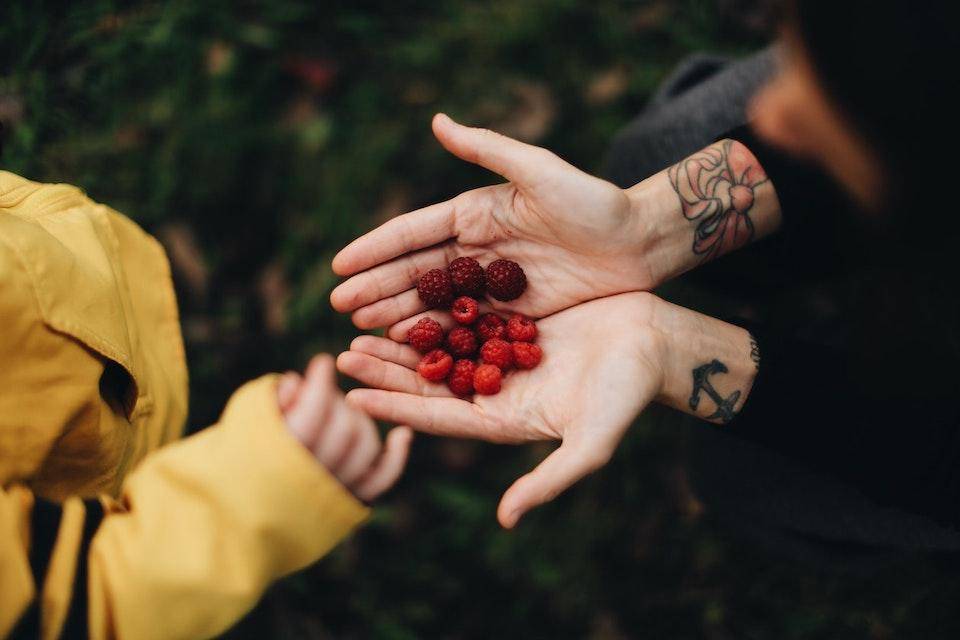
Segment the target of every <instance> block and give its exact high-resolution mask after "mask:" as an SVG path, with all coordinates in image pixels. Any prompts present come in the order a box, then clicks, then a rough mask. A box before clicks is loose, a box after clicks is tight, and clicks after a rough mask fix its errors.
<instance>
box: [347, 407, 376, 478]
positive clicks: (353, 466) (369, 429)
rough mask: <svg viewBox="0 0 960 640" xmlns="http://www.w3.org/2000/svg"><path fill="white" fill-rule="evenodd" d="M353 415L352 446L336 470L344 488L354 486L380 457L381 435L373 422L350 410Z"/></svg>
mask: <svg viewBox="0 0 960 640" xmlns="http://www.w3.org/2000/svg"><path fill="white" fill-rule="evenodd" d="M350 411H351V413H352V414H353V432H354V433H353V438H352V440H351V444H352V446H351V447H350V448H349V449H348V450H347V453H346V455H345V457H344V459H343V461H342V462H341V464H340V467H339V468H338V469H337V470H336V475H337V477H338V478H339V479H340V482H342V483H343V485H344V486H346V487H350V486H352V485H353V484H354V483H355V482H356V481H357V480H358V479H359V478H360V477H361V476H363V474H364V473H366V471H367V470H368V469H369V468H370V465H372V464H373V461H374V460H376V459H377V456H379V455H380V449H381V448H382V445H381V444H380V433H379V432H378V431H377V426H376V425H375V424H373V420H371V419H370V418H368V417H367V416H365V415H363V414H362V413H360V412H359V411H354V410H352V409H351V410H350Z"/></svg>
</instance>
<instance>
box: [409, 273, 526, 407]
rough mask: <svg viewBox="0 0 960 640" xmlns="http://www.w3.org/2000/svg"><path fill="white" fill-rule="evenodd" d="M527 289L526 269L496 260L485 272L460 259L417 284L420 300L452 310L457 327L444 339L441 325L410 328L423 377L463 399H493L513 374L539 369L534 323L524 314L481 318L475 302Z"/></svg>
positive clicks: (422, 321) (423, 321)
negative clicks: (476, 396) (477, 396)
mask: <svg viewBox="0 0 960 640" xmlns="http://www.w3.org/2000/svg"><path fill="white" fill-rule="evenodd" d="M526 288H527V278H526V276H525V275H524V273H523V269H521V268H520V265H518V264H517V263H516V262H513V261H510V260H494V261H493V262H491V263H490V264H489V265H488V266H487V268H486V270H484V269H483V267H481V266H480V263H479V262H477V261H476V260H474V259H473V258H457V259H456V260H454V261H453V262H451V263H450V264H449V265H448V266H447V268H446V269H432V270H430V271H428V272H426V273H425V274H423V276H421V278H420V281H419V282H418V283H417V293H418V294H419V295H420V299H421V300H423V302H424V304H426V305H427V306H428V307H431V308H434V309H444V310H449V311H450V315H451V316H453V319H454V320H455V321H456V322H457V326H456V327H454V328H453V329H451V330H450V332H449V333H447V334H446V335H444V333H443V327H441V326H440V323H439V322H437V321H436V320H434V319H433V318H421V319H420V321H419V322H417V324H415V325H414V326H413V327H411V329H410V331H409V332H408V333H407V341H408V342H409V343H410V346H412V347H413V348H414V349H416V350H417V351H419V352H421V353H424V354H426V355H424V356H423V359H422V360H421V361H420V364H419V365H418V366H417V371H419V372H420V375H421V376H423V377H424V378H426V379H427V380H429V381H430V382H443V381H446V383H447V386H448V387H450V390H451V391H452V392H453V393H454V394H456V395H458V396H461V397H465V396H470V395H472V394H474V393H479V394H481V395H494V394H496V393H499V392H500V385H501V382H502V380H503V376H504V375H505V374H506V373H507V372H509V371H510V370H511V369H514V368H516V369H533V368H534V367H536V366H537V365H538V364H540V360H541V358H542V357H543V351H542V350H541V349H540V347H539V346H538V345H537V344H535V340H536V339H537V325H535V324H534V323H533V321H532V320H530V319H529V318H527V317H526V316H523V315H520V314H514V315H513V316H511V317H510V319H509V320H507V321H504V320H503V318H501V317H500V316H498V315H496V314H495V313H485V314H483V315H480V305H479V303H478V302H477V299H478V298H479V297H481V296H482V295H483V294H484V293H487V294H489V295H490V296H492V297H494V298H496V299H497V300H504V301H507V300H515V299H516V298H518V297H520V294H522V293H523V292H524V290H525V289H526ZM478 355H479V357H477V356H478ZM475 358H476V359H475Z"/></svg>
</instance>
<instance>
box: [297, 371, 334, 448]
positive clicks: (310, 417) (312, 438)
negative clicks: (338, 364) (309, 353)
mask: <svg viewBox="0 0 960 640" xmlns="http://www.w3.org/2000/svg"><path fill="white" fill-rule="evenodd" d="M335 375H336V374H335V370H334V365H333V358H332V357H330V356H329V355H327V354H320V355H317V356H314V358H313V359H312V360H311V361H310V364H309V365H308V366H307V373H306V376H305V377H304V381H303V383H302V384H301V386H300V390H299V392H298V394H297V398H296V402H295V403H294V404H293V406H292V407H290V409H289V410H288V411H287V412H286V420H287V426H288V427H289V428H290V431H291V433H293V434H294V436H296V437H297V439H298V440H300V442H302V443H303V444H304V445H305V446H306V447H308V448H310V449H313V448H314V445H315V443H316V441H317V439H318V438H319V436H320V432H321V430H322V428H323V425H324V424H326V422H327V417H328V415H329V413H330V408H331V403H332V402H333V400H334V399H335V398H336V397H337V396H338V395H339V394H340V392H339V390H337V389H336V387H335V385H334V377H335Z"/></svg>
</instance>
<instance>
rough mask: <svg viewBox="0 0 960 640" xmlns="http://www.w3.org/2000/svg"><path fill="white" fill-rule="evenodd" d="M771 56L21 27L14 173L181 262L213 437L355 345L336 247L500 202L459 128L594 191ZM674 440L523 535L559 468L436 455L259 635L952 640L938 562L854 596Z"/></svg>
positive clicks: (91, 16)
mask: <svg viewBox="0 0 960 640" xmlns="http://www.w3.org/2000/svg"><path fill="white" fill-rule="evenodd" d="M725 4H730V3H725ZM757 44H758V43H757V41H756V37H755V36H751V35H749V34H748V33H745V31H744V30H743V29H742V28H739V27H738V26H737V24H736V22H735V21H734V22H733V23H731V21H730V19H729V18H728V17H725V16H722V15H720V14H719V12H718V9H717V5H716V4H715V3H713V2H707V1H706V0H683V1H677V2H667V1H655V2H641V3H635V2H625V1H617V0H592V1H589V2H587V1H579V2H578V1H574V0H553V1H547V0H531V1H528V2H517V1H516V0H492V1H490V2H479V1H475V0H444V1H438V2H410V1H393V2H388V1H381V2H369V1H368V2H343V1H339V2H336V1H333V2H308V1H306V0H273V1H271V2H251V1H245V2H233V1H228V0H208V1H206V2H199V1H196V0H170V1H168V2H159V1H147V0H138V1H134V2H120V1H119V0H84V1H77V2H71V3H59V2H39V1H32V0H6V1H5V2H4V3H3V4H2V6H0V65H2V66H0V120H3V121H4V122H5V125H6V129H7V135H6V139H5V147H6V149H5V152H4V155H3V156H2V158H0V166H2V167H3V168H4V169H8V170H11V171H14V172H17V173H20V174H23V175H26V176H28V177H30V178H33V179H38V180H44V181H62V182H71V183H75V184H78V185H80V186H82V187H83V188H84V189H86V190H87V191H88V192H89V193H90V194H91V195H92V196H93V197H94V198H96V199H98V200H100V201H103V202H106V203H109V204H110V205H112V206H114V207H115V208H117V209H119V210H122V211H124V212H126V213H127V214H128V215H130V216H132V217H133V218H134V219H136V220H137V221H138V222H140V223H141V224H142V225H144V226H145V227H146V228H147V229H148V230H150V231H152V232H154V233H156V234H157V235H158V236H159V237H160V238H161V239H162V240H163V241H164V243H165V244H166V245H167V248H168V250H169V251H170V254H171V257H172V259H173V262H174V266H175V270H176V273H177V284H178V288H179V294H180V300H181V305H182V318H183V326H184V332H185V336H186V338H187V342H188V348H189V355H190V360H191V372H192V393H193V400H192V406H193V409H192V416H191V428H192V429H196V428H200V427H202V426H203V425H205V424H209V423H210V422H211V421H213V420H214V419H215V418H216V416H217V414H218V412H219V410H220V408H221V407H222V405H223V403H224V401H225V399H226V398H227V396H228V395H229V393H230V391H231V390H232V389H233V388H235V387H236V386H237V385H239V384H240V383H241V382H243V381H244V380H246V379H249V378H250V377H252V376H254V375H257V374H259V373H262V372H264V371H267V370H275V369H282V368H292V367H297V366H301V365H303V364H304V363H305V361H306V359H307V358H308V357H309V355H310V354H312V353H314V352H315V351H317V350H328V351H337V350H340V349H343V348H344V347H345V346H346V345H347V344H348V341H349V339H350V338H351V336H352V335H353V334H354V330H353V329H352V328H351V326H350V324H349V321H348V319H346V318H342V317H339V316H337V315H336V314H334V313H333V311H332V310H331V309H330V308H329V305H328V302H327V296H328V294H329V291H330V289H331V287H332V286H333V284H334V282H335V277H334V275H333V273H332V272H331V270H330V268H329V262H330V258H331V257H332V255H333V253H334V252H335V251H336V250H337V249H339V248H340V247H341V246H343V245H344V244H346V243H347V242H348V241H349V240H351V239H352V238H353V237H355V236H356V235H357V234H359V233H362V232H363V231H365V230H367V229H368V228H370V227H371V226H372V225H374V224H376V223H378V222H380V221H382V220H383V219H385V218H386V217H388V216H391V215H394V214H397V213H400V212H402V211H405V210H410V209H413V208H415V207H417V206H421V205H424V204H427V203H430V202H433V201H437V200H439V199H442V198H446V197H449V196H452V195H454V194H456V193H459V192H461V191H463V190H465V189H469V188H473V187H475V186H479V185H482V184H486V183H489V182H491V181H494V180H496V179H497V178H496V177H494V176H491V175H489V174H487V173H485V172H483V171H481V170H479V169H477V168H474V167H470V166H467V165H465V164H464V163H461V162H459V161H457V160H455V159H453V158H451V157H450V156H448V155H447V154H445V153H444V152H443V151H442V149H440V147H439V146H438V145H437V144H436V143H435V141H433V139H432V137H431V135H430V132H429V120H430V117H431V115H432V114H433V113H435V112H437V111H446V112H448V113H450V114H451V115H453V116H455V117H459V118H461V119H462V120H464V121H465V122H468V123H476V124H482V125H485V126H491V127H494V128H497V129H500V130H502V131H504V132H506V133H512V134H514V135H518V136H521V137H524V138H526V139H529V140H532V141H534V142H536V143H538V144H542V145H545V146H548V147H550V148H552V149H554V150H555V151H557V152H558V153H559V154H560V155H562V156H564V157H566V158H568V159H569V160H571V161H572V162H574V163H575V164H578V165H579V166H581V167H583V168H584V169H586V170H594V171H595V170H596V169H597V168H598V167H599V164H600V160H601V158H602V155H603V152H604V149H605V146H606V145H607V144H608V142H609V140H610V138H611V136H612V135H613V134H614V132H615V131H616V130H617V129H618V128H619V127H621V126H623V125H624V124H625V123H626V122H627V120H628V119H629V118H630V117H632V116H633V115H634V114H635V113H636V112H637V111H638V110H639V109H640V108H641V107H642V105H643V103H644V101H645V99H646V98H647V97H648V96H649V94H650V93H651V91H653V89H654V88H655V87H656V86H657V84H658V83H659V82H660V81H661V80H662V78H663V77H664V76H665V74H666V73H667V72H668V71H669V69H670V68H671V66H672V65H673V64H675V63H676V62H677V61H678V60H679V59H680V58H681V57H682V56H683V55H684V54H686V53H688V52H690V51H693V50H697V49H711V50H720V51H727V52H743V51H747V50H750V49H751V48H753V47H755V46H756V45H757ZM658 416H659V414H658V413H657V412H653V413H652V414H651V416H648V417H646V418H645V419H644V420H643V421H642V422H641V423H640V424H638V425H637V428H636V429H635V430H634V432H633V433H632V435H631V436H630V437H629V438H628V440H627V441H626V442H625V443H624V445H623V447H622V449H621V451H620V452H619V454H618V456H617V458H616V459H615V460H614V461H613V462H612V463H611V464H610V465H609V466H608V467H607V468H606V469H604V470H603V471H602V472H600V473H599V474H597V475H596V476H595V477H593V478H591V479H589V480H588V481H586V482H583V483H581V484H580V485H579V486H578V487H576V488H575V489H574V490H572V491H570V492H569V494H568V495H565V496H563V497H561V499H559V500H558V501H556V502H555V503H553V504H551V505H549V506H547V507H545V508H543V509H541V510H539V511H538V512H536V513H534V514H532V515H531V516H530V517H529V518H528V519H527V520H525V521H524V522H523V523H522V524H521V526H520V527H519V529H518V530H517V531H514V532H509V533H508V532H504V531H501V530H499V529H498V527H497V525H496V522H495V520H494V510H495V507H496V504H497V500H498V499H499V496H500V493H501V492H502V491H503V490H504V489H505V488H506V487H507V486H508V484H509V483H510V482H511V481H512V480H513V479H514V478H515V477H517V476H518V475H519V474H520V473H522V472H523V471H524V470H526V469H529V468H530V467H531V466H532V465H533V464H535V462H536V461H537V460H538V459H539V458H540V457H542V456H543V455H544V454H545V452H546V450H545V449H543V448H541V447H535V448H505V447H492V446H485V445H478V444H472V443H462V442H440V441H436V440H432V439H429V438H420V439H419V440H418V442H417V443H416V449H415V454H414V457H413V460H412V463H411V467H410V471H409V473H408V474H407V476H406V477H405V479H404V480H403V482H402V483H401V485H400V486H399V487H398V489H397V490H396V491H395V492H393V494H391V495H390V496H389V497H388V499H387V500H386V501H385V502H384V505H383V506H381V507H380V508H379V510H378V512H377V514H376V517H375V518H374V521H373V522H372V523H371V525H370V526H369V527H367V528H366V529H365V530H364V531H363V532H362V533H360V534H359V535H358V536H356V537H355V538H354V539H352V540H351V541H349V542H348V543H347V544H345V545H343V547H341V549H340V550H339V551H338V552H337V553H335V554H334V555H333V556H332V557H330V558H328V559H326V560H325V561H324V562H322V563H320V564H319V565H318V566H316V567H314V568H311V569H309V570H308V571H305V572H303V573H302V574H299V575H297V576H294V577H292V578H290V579H288V580H285V581H283V582H282V583H280V584H279V585H278V586H277V587H276V588H274V589H273V590H272V591H271V592H270V594H268V597H267V599H266V600H265V603H264V605H262V606H261V607H259V608H258V609H257V610H256V611H255V612H254V613H253V614H252V615H251V617H250V618H248V619H247V620H246V621H245V622H244V623H243V624H241V625H240V627H238V629H236V630H235V631H234V632H232V635H234V636H236V637H295V638H301V637H328V636H332V637H355V638H368V637H378V638H396V639H406V638H419V637H431V638H432V637H449V638H491V637H498V638H499V637H503V638H508V637H509V638H542V637H549V638H561V637H562V638H567V637H576V638H579V637H593V638H620V637H652V638H698V637H709V638H734V637H736V638H740V637H743V638H769V637H781V638H801V637H802V638H828V637H863V638H886V637H898V636H904V637H928V636H929V634H928V633H926V632H925V631H924V630H928V629H929V627H928V626H924V625H925V624H931V621H932V620H935V619H936V616H935V615H931V613H933V614H935V613H936V612H938V611H941V610H943V609H944V608H945V607H947V608H948V607H949V602H950V599H951V598H952V597H955V596H956V594H957V588H956V585H955V584H953V583H951V582H950V581H949V580H948V578H947V577H946V576H945V575H943V574H941V573H939V572H938V571H937V569H936V568H935V566H934V565H933V564H932V562H930V561H926V560H923V561H917V562H915V563H911V564H908V565H906V566H902V565H900V566H896V567H893V568H891V569H890V570H887V571H885V572H881V573H880V574H879V575H877V576H874V577H872V578H870V579H866V578H858V577H850V576H846V577H843V576H839V577H838V576H829V575H822V574H820V573H817V572H815V571H814V570H812V569H810V568H808V567H802V566H796V565H786V566H784V565H783V564H782V563H781V562H780V561H778V560H776V559H771V557H769V556H766V555H763V554H762V553H760V552H758V551H756V550H754V549H752V548H751V546H750V545H749V544H748V543H744V542H742V541H739V540H737V539H731V538H729V537H728V536H727V534H726V533H725V530H724V529H722V528H720V527H718V526H717V525H716V524H715V523H714V522H713V521H712V520H711V519H710V518H709V517H704V516H701V515H699V513H700V511H699V507H698V505H697V503H696V502H695V499H694V498H693V497H692V496H691V495H690V493H689V490H688V489H687V488H686V481H685V469H686V461H687V458H688V456H689V451H688V446H687V444H686V440H685V437H684V433H685V431H684V430H683V428H681V426H679V425H677V424H676V420H672V419H669V418H668V417H664V416H659V417H658ZM701 428H702V427H701Z"/></svg>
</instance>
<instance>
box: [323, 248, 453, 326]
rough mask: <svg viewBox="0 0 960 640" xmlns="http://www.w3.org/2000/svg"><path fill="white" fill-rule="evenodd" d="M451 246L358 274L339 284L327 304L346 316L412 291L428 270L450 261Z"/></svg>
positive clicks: (444, 265) (415, 253) (393, 261)
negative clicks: (379, 301)
mask: <svg viewBox="0 0 960 640" xmlns="http://www.w3.org/2000/svg"><path fill="white" fill-rule="evenodd" d="M454 257H456V256H455V253H454V244H453V243H452V242H447V243H444V244H443V245H440V246H437V247H431V248H429V249H424V250H423V251H415V252H413V253H408V254H407V255H405V256H401V257H399V258H397V259H396V260H391V261H390V262H388V263H386V264H381V265H379V266H376V267H374V268H372V269H369V270H367V271H362V272H360V273H358V274H357V275H355V276H353V277H352V278H350V279H349V280H347V281H346V282H344V283H342V284H341V285H340V286H338V287H337V288H336V289H334V290H333V293H331V294H330V304H332V305H333V308H334V309H336V310H337V311H339V312H341V313H349V312H351V311H355V310H357V309H359V308H360V307H364V306H366V305H368V304H372V303H374V302H376V301H377V300H382V299H384V298H387V297H390V296H394V295H396V294H398V293H402V292H404V291H406V290H408V289H412V288H415V287H416V286H417V281H418V280H419V279H420V276H422V275H423V274H424V273H426V272H427V271H429V270H430V269H442V268H444V267H446V266H447V264H448V263H449V262H450V261H451V260H453V259H454Z"/></svg>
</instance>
